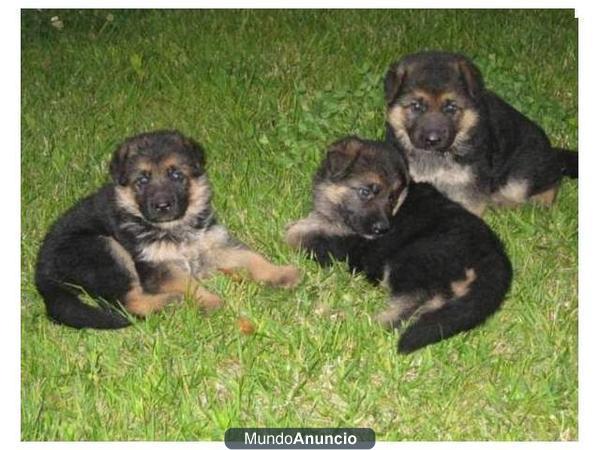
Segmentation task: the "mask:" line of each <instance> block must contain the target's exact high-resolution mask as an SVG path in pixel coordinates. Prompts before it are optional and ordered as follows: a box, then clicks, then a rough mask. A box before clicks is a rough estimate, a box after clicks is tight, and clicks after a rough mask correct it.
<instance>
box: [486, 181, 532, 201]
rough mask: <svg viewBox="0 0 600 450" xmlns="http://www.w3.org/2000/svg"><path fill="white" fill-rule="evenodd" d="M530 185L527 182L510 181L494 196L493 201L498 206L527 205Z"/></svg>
mask: <svg viewBox="0 0 600 450" xmlns="http://www.w3.org/2000/svg"><path fill="white" fill-rule="evenodd" d="M528 191H529V183H528V182H527V181H526V180H509V181H508V182H507V183H506V184H505V185H504V186H502V187H501V188H500V189H498V190H497V191H496V192H494V193H493V194H492V201H493V202H494V203H496V204H498V205H503V206H514V205H518V204H520V203H525V201H526V200H527V192H528Z"/></svg>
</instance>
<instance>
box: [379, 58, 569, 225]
mask: <svg viewBox="0 0 600 450" xmlns="http://www.w3.org/2000/svg"><path fill="white" fill-rule="evenodd" d="M384 84H385V100H386V102H387V124H386V127H387V135H386V140H387V142H388V143H390V144H393V145H395V146H397V147H398V148H400V149H401V150H402V151H403V152H404V153H405V154H406V155H407V157H408V160H409V167H410V173H411V176H412V178H413V179H414V180H415V181H425V182H428V183H431V184H433V185H434V186H435V187H437V188H438V189H439V190H440V191H441V192H443V193H444V194H446V195H447V196H448V197H449V198H451V199H452V200H455V201H457V202H459V203H461V204H462V205H463V206H464V207H466V208H467V209H468V210H470V211H471V212H473V213H475V214H477V215H481V214H483V212H484V210H485V208H486V205H487V204H488V203H490V202H492V203H494V204H500V205H516V204H521V203H524V202H526V201H528V200H536V201H539V202H541V203H542V204H546V205H549V204H551V203H553V201H554V199H555V197H556V193H557V190H558V186H559V183H560V180H561V177H562V176H563V175H567V176H569V177H571V178H577V175H578V170H577V164H578V155H577V153H576V152H571V151H566V150H563V149H557V148H553V147H552V145H551V144H550V141H549V140H548V137H547V136H546V134H545V133H544V131H543V130H542V128H541V127H540V126H539V125H538V124H536V123H535V122H533V121H531V120H530V119H528V118H527V117H525V116H524V115H523V114H521V113H520V112H519V111H517V110H516V109H514V108H513V107H512V106H510V105H509V104H508V103H506V102H505V101H504V100H502V99H501V98H500V97H499V96H497V95H496V94H494V93H493V92H491V91H489V90H486V89H485V86H484V83H483V78H482V76H481V73H480V71H479V69H478V68H477V67H476V66H475V65H474V64H473V62H472V61H470V60H469V59H467V58H466V57H465V56H462V55H459V54H454V53H443V52H423V53H416V54H412V55H408V56H406V57H405V58H403V59H401V60H400V61H399V62H397V63H395V64H392V66H391V67H390V69H389V70H388V72H387V75H386V77H385V82H384Z"/></svg>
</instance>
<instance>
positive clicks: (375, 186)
mask: <svg viewBox="0 0 600 450" xmlns="http://www.w3.org/2000/svg"><path fill="white" fill-rule="evenodd" d="M369 187H370V188H371V192H372V193H373V195H377V194H379V192H381V188H380V187H379V185H378V184H372V185H371V186H369Z"/></svg>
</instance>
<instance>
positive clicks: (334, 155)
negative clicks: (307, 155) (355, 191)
mask: <svg viewBox="0 0 600 450" xmlns="http://www.w3.org/2000/svg"><path fill="white" fill-rule="evenodd" d="M360 148H361V142H360V140H359V139H357V138H355V137H349V138H345V139H342V140H340V141H337V142H335V143H334V144H333V145H332V146H331V147H329V150H327V158H326V160H325V174H326V175H327V177H328V178H330V179H332V180H339V179H341V178H343V177H344V176H345V175H346V174H347V173H348V171H349V170H350V169H351V168H352V165H353V164H354V162H355V161H356V160H357V158H358V156H359V154H360Z"/></svg>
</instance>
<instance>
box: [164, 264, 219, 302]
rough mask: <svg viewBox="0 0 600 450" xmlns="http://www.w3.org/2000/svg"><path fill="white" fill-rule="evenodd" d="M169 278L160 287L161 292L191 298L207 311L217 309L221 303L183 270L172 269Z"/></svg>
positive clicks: (217, 297) (216, 296)
mask: <svg viewBox="0 0 600 450" xmlns="http://www.w3.org/2000/svg"><path fill="white" fill-rule="evenodd" d="M170 272H171V276H170V278H169V279H167V280H165V282H163V284H162V285H161V286H160V290H161V292H166V293H176V294H180V295H186V296H190V297H193V298H194V300H196V303H197V304H198V305H199V306H202V307H204V308H205V309H206V310H208V311H212V310H214V309H217V308H219V307H220V306H221V305H222V304H223V301H222V300H221V299H220V298H219V296H218V295H216V294H213V293H212V292H210V291H209V290H207V289H205V288H204V287H202V286H200V284H199V283H198V281H197V280H196V279H195V278H193V277H192V276H190V275H189V274H188V273H187V272H185V271H184V270H181V269H178V268H176V267H172V268H171V269H170Z"/></svg>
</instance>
